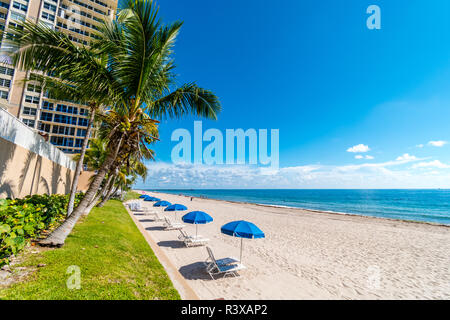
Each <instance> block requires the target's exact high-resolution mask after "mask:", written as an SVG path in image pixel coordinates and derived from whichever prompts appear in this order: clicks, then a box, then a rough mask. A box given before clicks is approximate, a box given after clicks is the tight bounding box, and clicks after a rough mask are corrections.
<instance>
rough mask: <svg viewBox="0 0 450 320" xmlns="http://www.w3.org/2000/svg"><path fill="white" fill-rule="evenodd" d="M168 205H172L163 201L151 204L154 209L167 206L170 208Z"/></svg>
mask: <svg viewBox="0 0 450 320" xmlns="http://www.w3.org/2000/svg"><path fill="white" fill-rule="evenodd" d="M170 205H172V204H171V203H170V202H169V201H164V200H162V201H158V202H156V203H154V204H153V206H154V207H167V206H170Z"/></svg>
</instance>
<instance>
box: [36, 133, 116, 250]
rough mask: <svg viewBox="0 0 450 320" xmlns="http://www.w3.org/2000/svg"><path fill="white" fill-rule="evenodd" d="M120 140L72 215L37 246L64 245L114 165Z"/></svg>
mask: <svg viewBox="0 0 450 320" xmlns="http://www.w3.org/2000/svg"><path fill="white" fill-rule="evenodd" d="M122 139H123V138H121V139H120V140H119V143H118V144H117V146H116V150H114V152H111V153H110V154H109V155H108V156H107V157H106V159H105V161H104V162H103V164H102V166H101V167H100V169H99V170H98V173H97V175H96V176H95V177H94V180H93V181H92V183H91V184H90V186H89V189H88V191H87V192H86V194H85V195H84V197H83V199H82V200H81V201H80V203H79V204H78V206H77V207H76V208H75V210H73V212H72V214H71V215H70V216H69V217H68V218H67V219H66V220H65V221H64V222H63V223H62V224H61V225H60V226H59V227H58V228H56V229H55V230H54V231H53V232H52V233H51V234H50V235H49V236H48V238H46V239H44V240H42V241H39V245H41V246H51V247H61V246H63V245H64V241H65V240H66V238H67V236H68V235H69V234H70V232H71V231H72V229H73V227H74V226H75V224H76V223H77V221H78V220H79V219H80V217H81V216H82V215H83V213H84V212H85V211H86V210H87V209H88V207H89V205H90V204H91V202H92V200H93V199H94V197H95V195H96V194H97V192H98V190H99V189H100V186H101V184H102V182H103V180H104V179H105V175H106V174H107V173H108V171H109V168H110V166H111V165H112V164H113V163H114V160H115V159H116V158H117V155H118V153H119V150H120V147H121V145H122Z"/></svg>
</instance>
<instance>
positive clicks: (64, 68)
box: [5, 21, 116, 215]
mask: <svg viewBox="0 0 450 320" xmlns="http://www.w3.org/2000/svg"><path fill="white" fill-rule="evenodd" d="M8 33H9V35H8V37H7V39H5V42H6V46H5V47H6V48H7V52H6V53H7V54H8V55H9V56H10V57H11V62H12V64H13V65H14V66H15V67H18V68H20V69H22V70H25V71H38V72H40V73H39V74H36V73H33V78H32V80H35V81H39V82H40V83H41V86H42V87H43V89H44V90H46V91H48V92H49V96H51V97H52V98H54V99H58V100H71V101H76V102H79V103H84V104H87V105H88V107H89V111H90V116H89V122H88V126H87V130H86V131H87V133H86V137H85V139H84V141H83V144H82V147H81V152H80V157H79V160H78V161H77V166H76V169H75V174H74V178H73V181H72V186H71V192H70V198H69V205H68V209H67V215H70V214H71V213H72V210H73V205H74V201H75V193H76V191H77V186H78V179H79V176H80V173H81V170H82V164H83V158H84V155H85V152H86V148H87V145H88V140H89V138H90V136H91V132H92V127H93V123H94V117H95V114H96V112H97V111H98V110H99V108H101V106H105V105H109V104H111V103H114V98H115V96H116V95H115V94H114V78H113V77H111V75H110V74H109V72H108V69H106V64H107V55H106V54H105V53H102V52H100V51H99V50H97V49H96V48H94V47H91V48H89V47H86V46H84V45H76V44H74V43H73V42H72V41H71V40H70V39H69V37H68V36H67V35H66V34H64V33H61V32H58V31H55V30H53V29H51V28H49V27H47V26H46V25H44V24H36V23H34V22H31V21H26V22H22V23H18V25H17V26H16V27H10V28H9V30H8ZM48 75H51V76H48ZM27 80H31V79H25V81H27Z"/></svg>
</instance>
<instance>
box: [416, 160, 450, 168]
mask: <svg viewBox="0 0 450 320" xmlns="http://www.w3.org/2000/svg"><path fill="white" fill-rule="evenodd" d="M413 168H414V169H417V168H439V169H449V168H450V165H448V164H445V163H442V162H441V161H439V160H434V161H429V162H419V163H416V164H415V165H413Z"/></svg>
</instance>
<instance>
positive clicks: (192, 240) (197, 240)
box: [178, 229, 209, 247]
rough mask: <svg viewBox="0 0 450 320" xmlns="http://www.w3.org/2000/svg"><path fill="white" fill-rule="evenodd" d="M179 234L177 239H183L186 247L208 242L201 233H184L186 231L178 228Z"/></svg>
mask: <svg viewBox="0 0 450 320" xmlns="http://www.w3.org/2000/svg"><path fill="white" fill-rule="evenodd" d="M179 231H180V235H179V236H178V239H179V240H181V241H183V242H184V244H185V245H186V247H195V246H203V245H205V244H206V243H208V241H209V239H208V238H203V236H201V235H197V236H190V235H188V234H187V233H186V231H184V230H182V229H179Z"/></svg>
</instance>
